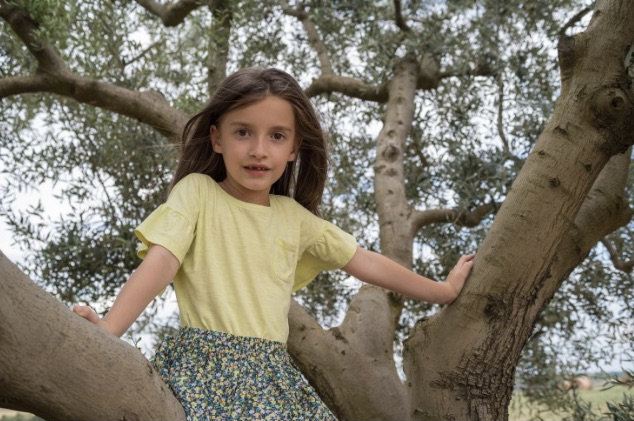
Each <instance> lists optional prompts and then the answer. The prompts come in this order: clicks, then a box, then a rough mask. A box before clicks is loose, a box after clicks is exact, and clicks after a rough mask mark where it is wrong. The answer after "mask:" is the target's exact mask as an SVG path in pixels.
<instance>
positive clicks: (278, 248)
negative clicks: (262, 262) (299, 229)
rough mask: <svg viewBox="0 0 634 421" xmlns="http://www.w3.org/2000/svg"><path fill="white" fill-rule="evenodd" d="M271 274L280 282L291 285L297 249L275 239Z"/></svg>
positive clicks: (281, 240) (279, 239)
mask: <svg viewBox="0 0 634 421" xmlns="http://www.w3.org/2000/svg"><path fill="white" fill-rule="evenodd" d="M273 247H274V249H273V273H274V274H275V276H276V277H278V278H279V279H280V280H282V281H284V282H287V283H289V284H292V283H293V280H294V279H293V278H294V276H295V267H296V266H297V247H295V246H294V245H292V244H290V243H288V242H287V241H285V240H283V239H281V238H277V239H276V240H275V245H274V246H273Z"/></svg>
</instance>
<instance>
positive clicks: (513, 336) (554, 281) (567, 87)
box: [405, 1, 634, 420]
mask: <svg viewBox="0 0 634 421" xmlns="http://www.w3.org/2000/svg"><path fill="white" fill-rule="evenodd" d="M632 22H634V10H633V9H632V8H631V7H629V3H628V2H626V1H603V2H601V1H600V2H598V3H597V6H596V9H595V14H594V17H593V19H592V22H591V23H590V25H589V27H588V29H587V30H586V31H585V32H584V33H582V34H579V35H577V36H575V37H574V38H567V39H562V41H561V42H560V62H561V70H562V72H561V74H562V93H561V97H560V99H559V101H558V102H557V106H556V108H555V111H554V114H553V116H552V118H551V120H550V121H549V123H548V125H547V126H546V128H545V130H544V132H543V133H542V135H541V136H540V138H539V140H538V142H537V143H536V145H535V148H534V150H533V151H532V152H531V154H530V155H529V157H528V159H527V161H526V163H525V165H524V167H523V168H522V170H521V172H520V174H519V175H518V177H517V179H516V181H515V182H514V184H513V186H512V188H511V191H510V192H509V194H508V197H507V199H506V201H505V202H504V204H503V205H502V207H501V209H500V211H499V212H498V214H497V216H496V218H495V221H494V223H493V226H492V227H491V230H490V231H489V233H488V234H487V237H486V238H485V240H484V242H483V243H482V245H481V248H480V250H478V254H477V256H476V260H475V265H474V272H473V274H472V276H471V278H470V279H469V281H468V283H467V285H466V287H465V289H464V291H463V293H462V295H461V296H460V297H459V299H458V300H457V301H456V303H454V304H453V305H452V306H449V307H447V308H446V309H444V310H443V311H442V312H441V313H440V314H437V315H436V316H434V317H432V318H430V319H429V320H427V321H425V322H422V323H419V325H418V326H417V328H416V329H415V330H414V332H413V333H412V335H411V337H410V339H409V340H408V341H407V344H406V355H405V369H406V373H407V375H408V381H409V383H408V385H409V386H410V391H411V396H412V401H411V407H410V416H411V417H412V418H413V419H424V420H431V419H434V420H438V419H469V420H485V419H498V420H502V419H507V417H508V413H507V408H508V404H509V401H510V399H511V395H512V390H513V375H514V368H515V366H516V364H517V361H518V359H519V356H520V352H521V350H522V348H523V346H524V344H525V342H526V340H527V339H528V337H529V335H530V333H531V331H532V328H533V326H534V323H535V319H536V317H537V315H538V314H539V313H540V311H541V310H542V309H543V307H544V306H545V305H546V304H547V302H548V300H549V299H550V297H551V296H552V293H553V292H554V290H555V289H556V288H557V287H558V286H559V284H560V282H561V279H563V278H564V277H565V276H566V275H567V274H568V272H569V271H570V270H572V268H573V267H574V263H572V262H579V261H580V260H581V259H582V258H583V257H585V254H584V253H587V248H588V246H589V244H593V243H592V241H594V243H596V239H594V240H593V239H592V238H591V237H590V238H587V239H585V242H586V244H584V247H580V246H578V245H576V246H575V245H574V244H573V246H572V248H571V247H570V244H569V242H570V241H571V240H570V239H572V238H574V237H575V235H578V234H579V233H580V232H579V231H577V232H576V233H575V232H574V231H575V229H576V228H578V227H575V226H574V225H573V221H575V219H576V218H578V217H580V218H587V215H588V212H586V211H582V213H580V212H579V209H580V208H581V206H582V203H583V202H584V200H586V198H587V196H588V192H589V190H590V188H591V187H592V185H593V183H594V182H595V180H596V178H597V176H598V174H599V173H600V172H601V170H602V169H603V167H604V166H605V164H606V162H607V161H608V160H609V159H610V157H611V156H613V155H614V154H617V153H619V152H623V151H624V150H625V149H627V147H629V146H630V145H631V144H632V143H633V142H634V127H633V124H634V108H633V106H632V101H631V98H633V95H634V93H633V92H632V90H631V79H630V78H629V77H628V76H627V73H626V69H625V68H624V66H623V63H624V59H625V55H626V53H627V51H628V49H629V46H630V45H632V43H633V41H634V25H632ZM591 197H592V194H591ZM588 206H592V200H591V201H590V203H589V204H588ZM602 206H606V203H602ZM618 206H622V203H619V204H617V205H616V207H615V206H614V203H612V206H610V204H609V203H608V204H607V206H606V207H607V208H610V207H611V208H612V210H611V212H612V213H615V214H618ZM552 209H555V210H556V211H552ZM585 220H586V219H584V220H580V221H579V223H580V224H581V223H584V222H585ZM582 228H583V227H582ZM606 229H607V228H606ZM575 241H576V242H577V243H579V241H578V240H575ZM563 251H565V253H563ZM571 252H572V255H569V254H570V253H571ZM564 255H566V259H565V260H566V261H565V262H563V259H562V256H564ZM557 258H559V259H558V260H557ZM555 274H556V275H555Z"/></svg>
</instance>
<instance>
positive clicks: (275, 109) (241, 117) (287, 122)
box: [220, 95, 295, 130]
mask: <svg viewBox="0 0 634 421" xmlns="http://www.w3.org/2000/svg"><path fill="white" fill-rule="evenodd" d="M220 121H221V122H223V123H225V124H238V123H243V124H249V125H257V126H270V127H274V126H285V127H289V128H290V129H293V130H294V129H295V111H294V109H293V106H292V104H291V103H290V102H289V101H287V100H285V99H283V98H280V97H278V96H273V95H269V96H266V97H264V98H262V99H259V100H257V101H255V102H251V103H249V104H246V105H243V106H241V107H238V108H234V109H232V110H230V111H228V112H226V113H225V114H224V115H223V116H222V117H221V119H220Z"/></svg>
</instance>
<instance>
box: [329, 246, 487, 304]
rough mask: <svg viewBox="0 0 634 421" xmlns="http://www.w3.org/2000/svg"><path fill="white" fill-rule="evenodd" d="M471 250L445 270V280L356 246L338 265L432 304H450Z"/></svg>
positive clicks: (466, 272)
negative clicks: (429, 276)
mask: <svg viewBox="0 0 634 421" xmlns="http://www.w3.org/2000/svg"><path fill="white" fill-rule="evenodd" d="M474 256H475V254H468V255H466V256H462V257H461V258H460V259H459V260H458V263H457V264H456V266H454V268H453V269H452V270H451V272H449V275H448V276H447V281H446V282H442V283H441V282H436V281H433V280H431V279H429V278H425V277H424V276H421V275H419V274H417V273H415V272H412V271H411V270H409V269H407V268H405V267H404V266H401V265H400V264H398V263H396V262H395V261H393V260H391V259H389V258H387V257H385V256H383V255H381V254H379V253H375V252H373V251H369V250H366V249H364V248H361V247H358V248H357V251H356V253H355V254H354V256H353V257H352V259H351V260H350V262H348V264H347V265H345V266H344V267H342V268H341V269H342V270H344V271H345V272H347V273H348V274H349V275H351V276H354V277H355V278H357V279H359V280H361V281H363V282H367V283H370V284H373V285H377V286H380V287H383V288H386V289H389V290H391V291H394V292H397V293H399V294H403V295H406V296H408V297H412V298H417V299H419V300H423V301H427V302H429V303H436V304H450V303H451V302H453V301H454V300H455V299H456V298H457V297H458V295H459V294H460V291H462V287H463V286H464V283H465V281H466V280H467V277H468V276H469V273H470V272H471V268H472V267H473V257H474Z"/></svg>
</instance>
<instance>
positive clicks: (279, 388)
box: [153, 327, 336, 421]
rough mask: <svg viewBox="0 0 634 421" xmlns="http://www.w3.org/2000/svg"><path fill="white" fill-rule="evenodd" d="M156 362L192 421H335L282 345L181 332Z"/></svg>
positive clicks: (191, 330) (199, 331) (161, 350)
mask: <svg viewBox="0 0 634 421" xmlns="http://www.w3.org/2000/svg"><path fill="white" fill-rule="evenodd" d="M153 362H154V365H155V367H156V369H157V370H158V372H159V374H160V375H161V377H162V378H163V381H165V383H167V384H168V385H169V387H170V389H171V390H172V392H173V393H174V395H175V396H176V397H177V398H178V400H179V401H180V402H181V404H182V405H183V408H184V409H185V413H186V415H187V420H189V421H192V420H223V421H224V420H267V421H269V420H270V421H275V420H302V421H303V420H323V421H326V420H328V421H336V418H335V417H334V415H333V414H332V412H330V410H329V409H328V407H326V405H325V404H324V403H323V402H322V401H321V399H319V397H318V396H317V393H316V392H315V390H314V389H313V388H312V387H311V386H310V385H309V384H308V382H307V381H306V379H305V378H304V376H303V375H302V374H301V372H300V371H299V370H298V369H297V367H296V366H295V364H293V362H292V361H291V359H290V356H289V355H288V352H287V350H286V344H284V343H282V342H275V341H270V340H266V339H261V338H250V337H244V336H236V335H232V334H229V333H222V332H214V331H209V330H204V329H197V328H191V327H182V328H181V329H180V330H179V333H178V334H177V335H176V336H174V337H168V338H166V339H165V340H164V341H163V342H162V343H161V345H160V346H159V348H158V349H157V351H156V355H155V356H154V359H153Z"/></svg>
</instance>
